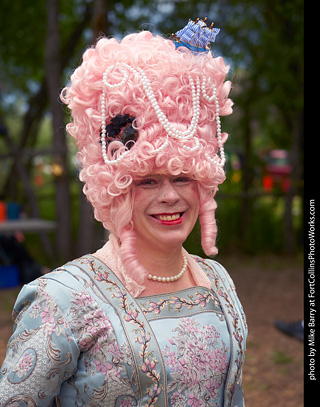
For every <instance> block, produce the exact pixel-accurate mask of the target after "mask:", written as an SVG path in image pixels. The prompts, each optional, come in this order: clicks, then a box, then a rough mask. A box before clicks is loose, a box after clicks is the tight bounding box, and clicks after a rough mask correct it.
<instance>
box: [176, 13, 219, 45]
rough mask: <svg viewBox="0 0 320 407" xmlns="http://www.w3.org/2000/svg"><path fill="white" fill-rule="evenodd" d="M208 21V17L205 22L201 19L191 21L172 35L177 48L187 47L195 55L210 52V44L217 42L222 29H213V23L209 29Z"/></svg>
mask: <svg viewBox="0 0 320 407" xmlns="http://www.w3.org/2000/svg"><path fill="white" fill-rule="evenodd" d="M206 20H207V17H206V18H205V19H204V20H201V19H200V18H198V19H197V20H196V21H193V20H189V22H188V24H187V25H186V26H185V27H183V28H182V29H181V30H179V31H177V32H176V33H175V34H172V35H173V37H174V44H175V46H176V48H179V47H187V48H189V49H190V50H191V51H192V52H195V53H199V52H205V53H208V52H209V51H210V42H214V41H215V38H216V35H217V34H218V33H219V31H220V28H213V23H212V24H211V26H210V27H208V26H207V23H206Z"/></svg>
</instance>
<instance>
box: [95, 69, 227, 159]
mask: <svg viewBox="0 0 320 407" xmlns="http://www.w3.org/2000/svg"><path fill="white" fill-rule="evenodd" d="M114 69H118V70H119V71H120V72H122V74H123V78H122V79H121V80H120V82H118V83H113V84H111V83H110V82H108V80H107V77H108V74H109V73H110V72H111V71H112V70H114ZM129 71H130V72H132V73H133V74H134V75H136V76H137V77H138V78H139V79H140V81H141V83H142V87H143V89H144V91H145V93H146V95H147V97H148V99H149V101H150V103H151V105H152V107H153V109H154V111H155V113H156V115H157V117H158V120H159V122H160V124H161V125H162V127H163V128H164V130H165V131H166V133H167V139H166V141H165V142H164V143H163V145H161V146H160V147H159V148H158V149H154V152H155V153H158V152H160V151H161V150H163V149H164V148H165V147H167V145H168V144H169V140H168V137H172V138H174V139H176V140H179V141H182V147H183V148H184V149H185V150H187V151H190V152H191V151H196V150H198V149H199V148H200V141H199V138H198V137H197V136H196V131H197V128H198V123H199V116H200V94H201V93H202V95H203V97H204V98H205V99H206V100H207V101H208V102H209V103H212V102H214V103H215V106H216V112H215V113H216V114H215V121H216V125H217V140H218V149H219V150H220V157H218V158H212V157H210V156H209V154H208V153H207V152H205V155H206V157H207V158H208V159H209V160H210V161H211V162H212V163H213V164H215V165H218V166H219V167H223V166H224V164H225V161H226V160H225V154H224V148H223V143H222V136H221V121H220V106H219V100H218V97H217V94H216V87H215V85H214V84H213V85H212V88H213V94H212V96H208V95H207V92H206V89H205V86H206V80H207V79H206V77H205V76H204V77H203V81H202V86H200V80H199V78H197V84H196V86H195V84H194V82H193V79H192V78H191V76H190V75H188V78H189V83H190V87H191V94H192V107H193V116H192V119H191V123H190V126H189V127H188V129H187V130H185V131H181V130H178V129H176V128H175V127H174V126H173V125H172V124H171V123H170V122H169V120H168V118H167V117H166V115H165V114H164V113H163V111H162V110H161V108H160V106H159V104H158V102H157V100H156V97H155V94H154V92H153V90H152V87H151V84H150V81H149V79H148V78H147V76H146V74H145V73H144V72H143V70H142V69H141V68H140V67H139V68H138V69H137V70H136V69H134V68H133V67H131V66H130V65H128V64H126V63H125V62H122V63H116V64H115V65H111V66H109V68H108V69H107V70H106V71H105V72H104V74H103V78H102V82H103V85H104V86H105V87H107V88H109V89H114V88H118V87H121V86H123V85H124V84H125V83H126V81H127V80H128V76H129ZM105 99H106V94H105V89H104V87H103V89H102V97H101V116H102V124H101V144H102V156H103V160H104V162H105V163H106V164H117V163H119V162H120V161H121V160H122V159H123V158H124V157H125V156H126V155H127V154H128V153H129V152H130V150H126V151H124V152H123V153H122V154H121V155H120V156H119V157H118V158H116V159H114V160H109V159H108V157H107V143H106V133H107V132H106V110H105ZM189 139H192V140H193V141H194V143H195V145H194V147H189V146H187V145H185V144H184V143H183V142H184V141H185V140H189Z"/></svg>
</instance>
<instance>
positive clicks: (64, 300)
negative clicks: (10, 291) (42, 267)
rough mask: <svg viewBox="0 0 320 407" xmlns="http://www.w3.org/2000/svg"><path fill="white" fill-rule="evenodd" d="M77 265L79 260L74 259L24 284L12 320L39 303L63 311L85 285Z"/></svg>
mask: <svg viewBox="0 0 320 407" xmlns="http://www.w3.org/2000/svg"><path fill="white" fill-rule="evenodd" d="M79 267H80V263H79V261H78V260H75V261H73V262H70V263H66V264H64V265H62V266H60V267H57V268H56V269H54V270H53V271H51V272H50V273H48V274H45V275H44V276H42V277H39V278H37V279H36V280H34V281H32V282H30V283H28V284H25V285H24V286H23V287H22V289H21V291H20V293H19V295H18V297H17V300H16V303H15V305H14V310H13V318H14V320H16V319H18V320H19V319H20V318H21V317H22V316H23V314H24V313H25V312H26V311H27V310H28V309H29V308H30V307H33V308H34V307H38V306H39V304H48V305H50V306H51V307H55V308H59V309H60V310H61V312H62V313H65V312H66V311H67V310H68V309H69V308H70V304H71V303H72V299H73V298H74V297H75V295H76V293H79V294H80V293H82V292H83V291H84V290H85V287H86V282H85V280H84V278H82V277H81V273H79ZM16 322H18V321H16Z"/></svg>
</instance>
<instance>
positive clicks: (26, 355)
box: [0, 256, 244, 407]
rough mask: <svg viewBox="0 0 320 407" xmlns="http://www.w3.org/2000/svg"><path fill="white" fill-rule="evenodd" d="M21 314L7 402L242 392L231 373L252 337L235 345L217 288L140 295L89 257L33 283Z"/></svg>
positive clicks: (150, 402)
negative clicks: (135, 295) (229, 379)
mask: <svg viewBox="0 0 320 407" xmlns="http://www.w3.org/2000/svg"><path fill="white" fill-rule="evenodd" d="M230 304H231V302H230ZM225 309H228V310H229V308H228V307H227V308H225ZM234 310H235V308H234ZM234 310H233V311H234ZM15 313H16V321H15V322H16V326H15V331H14V334H13V336H12V338H11V340H10V342H9V344H8V351H7V357H6V359H5V362H4V364H3V366H2V369H1V380H0V405H2V404H1V403H3V404H6V403H8V402H9V401H10V402H11V403H12V405H14V406H17V407H18V406H19V407H20V406H26V405H28V406H51V405H53V406H55V405H57V406H61V407H72V406H75V407H76V406H83V407H84V406H95V407H113V406H114V407H131V406H158V407H165V406H167V407H169V406H172V407H173V406H175V407H185V406H192V407H205V406H212V407H222V406H226V405H227V404H226V403H227V400H225V399H226V398H227V397H226V396H225V395H226V394H229V393H230V394H232V395H234V394H235V388H234V386H235V382H234V381H233V382H232V384H231V385H230V386H229V385H228V386H227V377H232V375H231V374H230V361H231V355H234V354H236V355H238V356H237V360H238V362H237V363H238V364H239V361H240V360H241V361H242V358H243V356H244V349H243V342H242V339H243V337H242V336H241V335H240V333H239V332H240V328H239V329H238V331H237V330H236V329H235V330H234V332H233V333H232V335H233V336H234V337H235V338H236V342H235V343H236V344H237V348H238V349H237V350H236V352H235V351H234V350H231V349H233V348H232V341H234V338H232V337H231V336H230V330H231V329H233V328H232V324H230V323H229V324H228V323H227V318H229V317H228V316H227V315H226V312H225V310H224V309H223V307H222V306H221V301H220V299H219V296H218V295H217V294H216V292H215V291H214V290H210V289H208V288H204V287H193V288H189V289H186V290H182V291H178V292H175V293H172V294H165V295H156V296H152V297H140V298H136V299H133V298H132V297H131V296H130V294H129V293H128V292H127V291H126V290H125V288H124V287H123V286H122V285H121V283H120V281H119V280H117V278H116V277H115V276H114V275H113V274H112V273H111V271H110V270H109V269H107V268H106V267H105V265H103V264H102V263H101V262H99V261H98V259H95V258H94V257H90V256H85V257H83V258H81V259H79V260H77V261H75V262H73V263H69V264H68V265H66V266H64V267H62V268H59V269H57V270H55V271H54V272H52V273H50V274H48V275H46V276H45V277H44V278H40V279H38V280H37V281H36V282H33V283H30V284H28V285H27V286H25V287H24V289H23V290H22V292H21V293H20V295H19V297H18V300H17V303H16V307H15ZM228 313H229V311H228ZM234 317H235V316H233V317H232V318H233V321H234V322H233V324H234V325H235V326H236V325H237V324H238V322H235V321H236V319H234ZM236 318H237V319H238V320H239V314H237V316H236ZM236 335H238V336H239V338H238V339H237V337H236ZM235 366H236V367H237V364H235ZM239 366H241V364H239ZM228 372H229V373H228ZM235 372H236V373H235V375H234V376H235V379H236V380H237V383H238V385H239V384H240V386H241V368H236V370H235ZM228 400H229V395H228ZM241 400H242V398H241V397H240V401H241ZM10 402H9V405H10ZM52 403H53V404H52ZM228 405H231V398H230V402H229V401H228ZM232 405H233V404H232ZM237 405H239V406H240V405H241V406H242V405H243V404H237Z"/></svg>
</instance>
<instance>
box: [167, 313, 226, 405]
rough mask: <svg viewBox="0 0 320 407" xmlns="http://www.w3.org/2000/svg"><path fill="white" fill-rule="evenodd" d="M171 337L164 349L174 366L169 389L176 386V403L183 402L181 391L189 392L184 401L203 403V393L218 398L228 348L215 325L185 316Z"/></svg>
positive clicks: (169, 361) (224, 373)
mask: <svg viewBox="0 0 320 407" xmlns="http://www.w3.org/2000/svg"><path fill="white" fill-rule="evenodd" d="M173 331H174V332H176V333H177V335H176V336H174V337H173V338H171V339H169V343H170V345H171V346H168V345H167V346H166V347H165V349H164V350H163V352H162V353H163V356H164V357H165V363H166V366H170V367H171V369H172V373H171V383H170V384H169V390H170V391H173V390H177V391H176V392H175V393H174V394H173V395H172V397H171V403H172V405H173V406H180V405H181V403H180V402H181V397H178V395H179V394H180V393H184V392H185V393H188V402H187V404H185V405H188V406H192V407H202V406H204V405H205V403H204V400H203V394H206V398H207V399H208V400H211V401H212V400H215V399H216V398H217V397H218V395H219V388H220V386H221V384H222V383H223V381H224V377H225V375H226V372H227V368H228V363H229V361H228V354H229V349H228V348H227V347H226V346H225V344H224V343H223V341H221V344H220V345H219V342H218V338H219V336H220V335H219V333H218V331H217V330H216V328H215V327H214V326H211V325H205V326H200V324H199V323H198V322H196V320H195V319H194V318H182V319H181V320H180V323H179V325H178V327H177V328H175V329H174V330H173Z"/></svg>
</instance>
